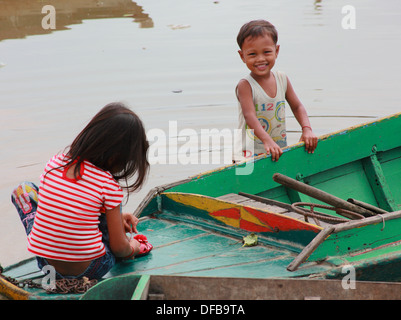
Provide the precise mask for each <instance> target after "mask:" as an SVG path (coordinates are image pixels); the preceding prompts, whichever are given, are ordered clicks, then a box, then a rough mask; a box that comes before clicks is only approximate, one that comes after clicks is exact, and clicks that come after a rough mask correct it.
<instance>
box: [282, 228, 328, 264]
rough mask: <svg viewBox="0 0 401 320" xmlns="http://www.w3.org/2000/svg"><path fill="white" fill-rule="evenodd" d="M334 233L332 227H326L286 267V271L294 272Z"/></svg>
mask: <svg viewBox="0 0 401 320" xmlns="http://www.w3.org/2000/svg"><path fill="white" fill-rule="evenodd" d="M333 231H334V226H330V227H327V228H325V229H323V230H322V231H320V232H319V234H318V235H317V236H316V237H315V238H314V239H313V240H312V241H311V242H310V243H309V244H308V245H307V246H306V247H305V248H304V249H303V250H302V252H301V253H300V254H299V255H298V256H297V257H296V258H295V259H294V260H293V261H292V262H291V263H290V264H289V265H288V267H287V270H288V271H295V270H297V269H298V267H299V265H300V264H301V263H303V262H305V261H306V259H308V257H309V256H310V255H311V254H312V252H313V251H315V249H316V248H317V247H318V246H319V245H320V244H321V243H322V242H323V241H324V240H325V239H326V238H327V237H328V236H329V235H330V234H331V233H332V232H333Z"/></svg>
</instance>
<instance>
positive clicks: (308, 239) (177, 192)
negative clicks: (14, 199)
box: [0, 114, 401, 299]
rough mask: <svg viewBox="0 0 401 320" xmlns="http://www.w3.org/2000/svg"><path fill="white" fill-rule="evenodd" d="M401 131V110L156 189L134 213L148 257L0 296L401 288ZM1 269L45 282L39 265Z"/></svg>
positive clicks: (29, 263)
mask: <svg viewBox="0 0 401 320" xmlns="http://www.w3.org/2000/svg"><path fill="white" fill-rule="evenodd" d="M399 128H401V114H396V115H393V116H389V117H386V118H382V119H380V120H376V121H373V122H370V123H366V124H362V125H359V126H355V127H351V128H348V129H345V130H342V131H338V132H335V133H332V134H328V135H324V136H322V137H320V138H319V144H318V147H317V149H316V151H315V153H314V154H308V153H307V152H306V151H305V149H304V145H303V143H298V144H295V145H292V146H289V147H287V148H286V149H285V150H284V154H283V155H282V157H281V158H280V160H279V161H278V162H273V161H271V159H270V157H269V156H267V155H261V156H258V157H256V158H254V159H252V160H249V161H247V162H243V163H239V164H235V165H229V166H226V167H222V168H219V169H217V170H213V171H209V172H206V173H202V174H199V175H196V176H193V177H190V178H188V179H185V180H183V181H178V182H175V183H172V184H169V185H164V186H160V187H157V188H154V189H152V190H151V191H150V192H149V194H148V195H147V196H146V197H145V198H144V199H143V201H142V203H141V204H140V205H139V206H138V208H137V210H136V211H135V213H134V214H135V215H137V216H138V217H140V220H141V222H140V224H139V226H138V231H139V232H141V233H143V234H145V235H146V236H147V237H148V239H149V241H150V242H151V243H152V244H153V245H154V249H153V251H152V252H151V253H150V254H149V255H148V256H144V257H140V258H137V259H135V260H133V261H125V262H121V263H118V264H117V265H116V266H115V267H114V268H113V269H112V270H111V271H110V272H109V273H108V274H107V275H106V277H105V279H104V280H102V281H100V282H99V283H98V284H96V285H95V286H94V287H92V288H91V289H90V290H89V291H88V292H86V293H85V294H65V295H57V294H46V293H45V292H44V290H42V289H40V288H39V289H37V288H24V289H23V290H21V289H19V291H18V290H16V289H15V288H13V290H16V293H14V292H12V293H10V291H6V290H5V289H4V290H3V295H6V296H8V297H17V298H26V299H49V298H50V299H63V298H66V299H78V298H81V299H91V298H102V297H103V298H105V297H114V298H123V297H124V298H126V297H127V296H129V297H131V298H133V299H137V298H144V297H148V295H147V294H144V293H145V292H148V290H149V287H150V288H153V289H152V290H153V291H152V293H151V294H156V295H157V294H158V293H157V287H158V286H157V285H152V284H151V283H152V279H159V280H157V281H159V283H160V279H162V278H163V279H172V278H173V279H174V281H175V282H177V283H180V281H182V282H183V283H184V282H185V281H187V280H186V279H188V278H190V279H198V282H197V283H198V284H197V286H198V287H202V286H203V287H207V285H208V284H209V283H210V286H212V283H213V285H216V281H219V280H220V283H227V279H232V280H231V281H228V282H230V283H231V284H232V286H233V287H232V288H231V289H230V290H231V291H230V290H228V289H227V290H226V294H228V293H227V292H233V291H235V290H238V287H235V283H239V282H238V281H255V279H258V283H260V284H263V285H264V287H266V288H267V287H269V286H271V285H274V284H273V282H274V281H276V280H277V279H281V280H282V281H284V280H286V281H292V282H291V283H292V284H294V285H293V286H294V287H295V286H296V284H297V283H298V282H299V281H302V284H301V286H302V288H304V289H305V290H307V289H306V288H308V286H311V287H312V286H314V285H315V281H321V282H320V284H319V285H318V286H317V287H320V288H325V286H329V285H332V283H333V282H332V281H335V283H337V285H340V284H341V281H342V279H344V277H347V276H351V277H353V276H354V275H355V279H356V281H357V283H359V282H360V281H362V282H364V283H365V285H366V284H367V283H371V284H372V286H374V284H375V283H376V282H392V285H393V286H395V285H397V284H396V282H398V281H400V280H401V210H400V209H401V208H400V205H401V188H400V187H399V181H401V135H400V134H399ZM256 240H257V242H256ZM3 274H4V275H6V276H10V277H13V278H16V279H18V280H23V279H33V280H34V281H36V282H38V281H40V280H41V278H42V277H43V274H42V273H41V271H40V270H38V269H37V267H36V263H35V261H34V260H33V259H30V260H26V261H22V262H21V263H19V264H16V265H12V266H9V267H7V268H5V270H4V272H3ZM155 277H156V278H155ZM158 277H159V278H158ZM239 279H242V280H239ZM202 280H203V282H202ZM154 281H156V280H154ZM163 281H168V280H163ZM238 285H239V284H238ZM242 285H243V284H242ZM0 288H1V286H0ZM154 288H156V289H154ZM159 288H160V285H159ZM227 288H228V287H227ZM288 288H290V287H288ZM371 288H373V287H371ZM7 290H11V289H7ZM294 290H295V289H294ZM372 290H373V289H372ZM11 291H12V290H11ZM17 291H18V292H17ZM106 291H107V292H108V293H107V294H106V293H105V292H106ZM201 291H202V290H199V292H201ZM206 291H207V290H206ZM342 291H343V292H345V291H347V290H342ZM0 292H1V290H0ZM4 292H6V293H4ZM155 292H156V293H155ZM294 292H295V291H294ZM372 292H373V291H372ZM182 293H183V291H182ZM365 293H366V292H365ZM311 294H313V293H311ZM316 295H319V293H316ZM170 296H172V295H170ZM294 296H295V295H294ZM174 297H177V295H176V296H174ZM192 297H197V296H196V295H192ZM227 297H231V296H225V297H224V296H220V297H219V298H222V299H224V298H227ZM236 297H237V298H238V296H236ZM248 297H249V296H248ZM260 297H261V298H262V299H263V298H264V297H266V298H267V297H268V296H263V295H262V296H260ZM337 297H339V298H341V296H339V295H337ZM344 297H345V296H344ZM200 298H201V297H200ZM203 298H204V297H203ZM242 298H243V299H246V298H247V296H244V297H242ZM354 298H355V297H354Z"/></svg>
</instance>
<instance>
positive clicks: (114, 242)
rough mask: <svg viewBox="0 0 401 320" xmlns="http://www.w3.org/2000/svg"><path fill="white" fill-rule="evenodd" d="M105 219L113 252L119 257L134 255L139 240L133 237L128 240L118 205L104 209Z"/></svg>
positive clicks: (137, 250)
mask: <svg viewBox="0 0 401 320" xmlns="http://www.w3.org/2000/svg"><path fill="white" fill-rule="evenodd" d="M106 220H107V228H108V231H109V237H110V249H111V251H112V252H113V254H114V255H115V256H116V257H119V258H124V257H133V256H135V254H137V253H138V252H139V242H138V241H136V240H135V239H132V240H131V241H128V238H127V236H126V234H125V227H124V221H123V217H122V215H121V213H120V207H119V206H117V207H115V208H114V209H111V210H106Z"/></svg>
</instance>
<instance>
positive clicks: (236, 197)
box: [216, 192, 331, 227]
mask: <svg viewBox="0 0 401 320" xmlns="http://www.w3.org/2000/svg"><path fill="white" fill-rule="evenodd" d="M216 199H219V200H223V201H227V202H232V203H236V204H240V205H243V206H249V207H253V208H258V209H262V210H267V211H270V212H274V213H279V214H283V215H286V216H288V217H291V218H295V219H298V220H302V221H305V217H304V216H303V215H302V214H299V213H297V212H295V211H294V210H293V209H292V208H291V205H289V204H287V203H283V202H279V201H276V200H271V199H267V198H262V197H259V196H255V195H251V194H245V193H241V192H240V193H239V194H235V193H228V194H224V195H222V196H220V197H217V198H216ZM259 199H260V200H262V201H260V200H259ZM308 222H309V223H312V224H317V223H315V221H314V219H312V218H309V221H308ZM317 225H320V226H322V227H325V226H329V225H331V224H329V223H327V222H324V221H319V224H317Z"/></svg>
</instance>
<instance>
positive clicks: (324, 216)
mask: <svg viewBox="0 0 401 320" xmlns="http://www.w3.org/2000/svg"><path fill="white" fill-rule="evenodd" d="M298 206H309V207H310V210H309V211H308V210H307V209H305V208H298ZM291 207H292V209H293V210H294V211H296V212H298V213H300V214H302V215H303V216H304V217H305V221H306V222H308V219H307V217H311V218H313V219H314V220H315V221H316V219H317V220H321V221H326V222H331V223H342V222H347V221H349V220H348V219H346V218H340V217H333V216H329V215H327V214H324V213H322V212H317V211H314V208H315V207H318V208H322V209H328V210H333V211H335V212H336V213H338V214H341V215H344V214H348V215H349V216H352V217H353V218H356V219H363V218H365V217H364V216H362V215H360V214H358V213H355V212H352V211H349V210H345V209H341V208H334V207H330V206H326V205H322V204H315V203H307V202H295V203H293V204H292V205H291ZM316 222H317V224H318V225H319V223H318V221H316Z"/></svg>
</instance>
